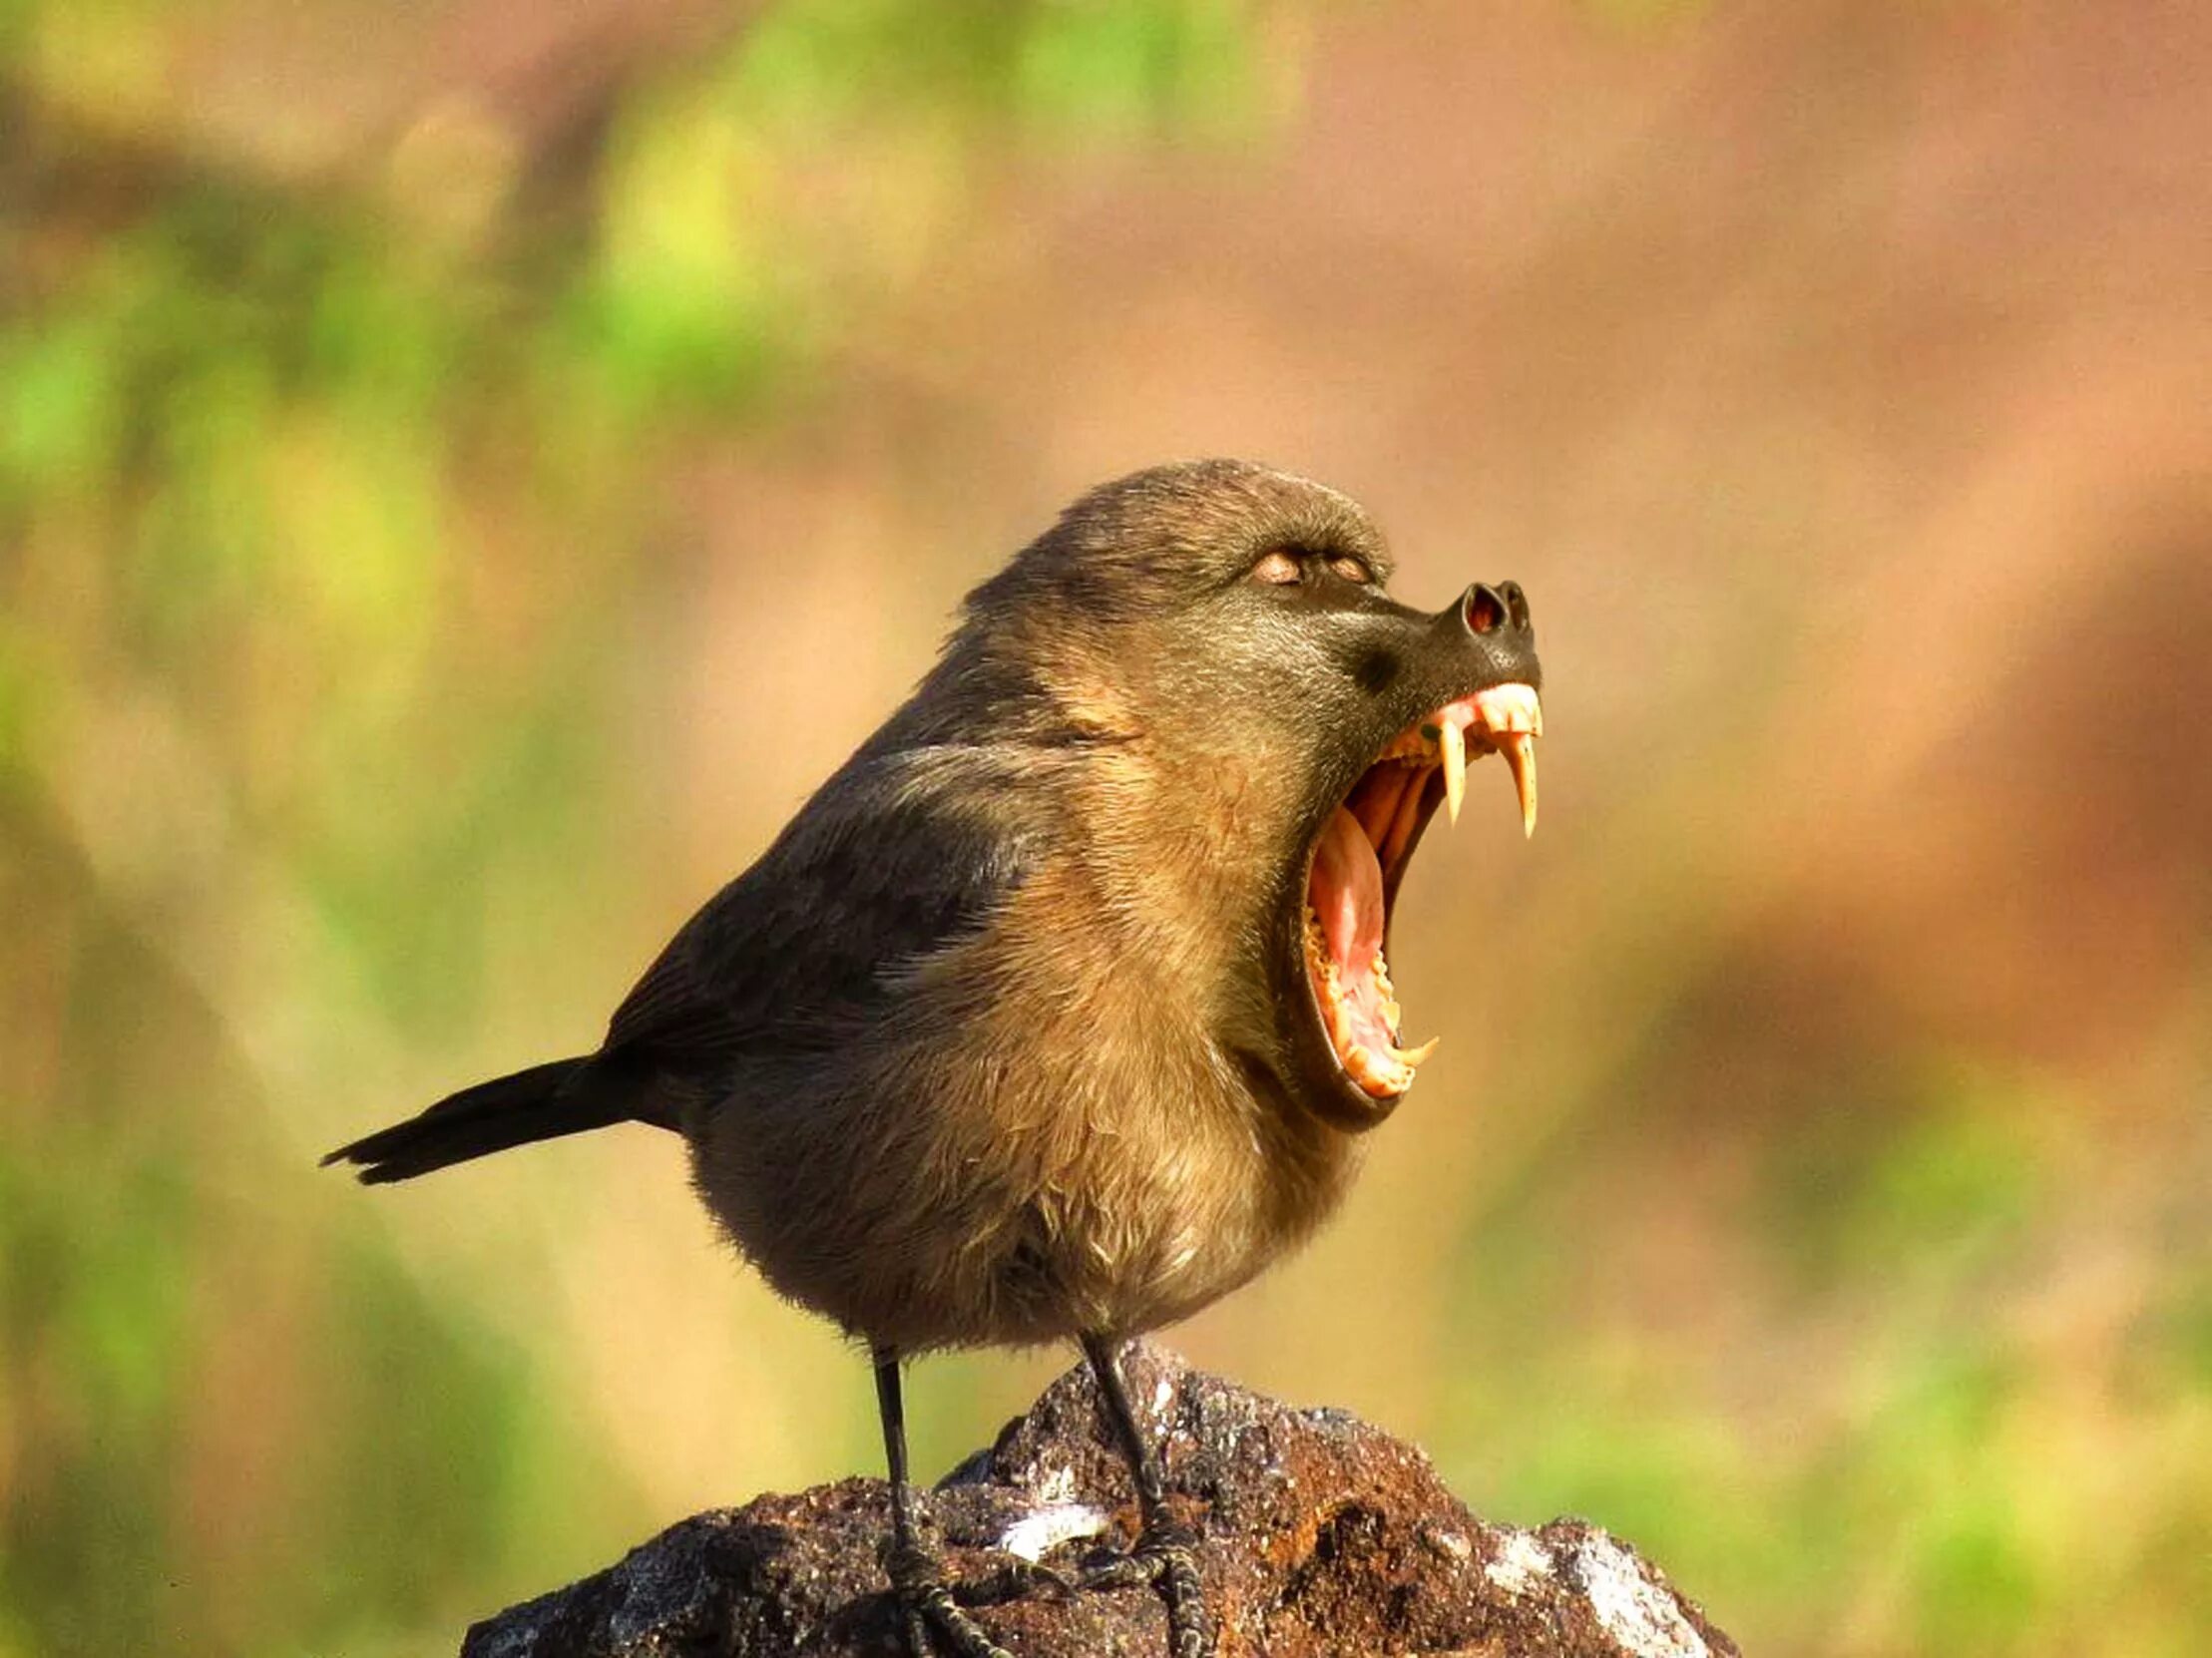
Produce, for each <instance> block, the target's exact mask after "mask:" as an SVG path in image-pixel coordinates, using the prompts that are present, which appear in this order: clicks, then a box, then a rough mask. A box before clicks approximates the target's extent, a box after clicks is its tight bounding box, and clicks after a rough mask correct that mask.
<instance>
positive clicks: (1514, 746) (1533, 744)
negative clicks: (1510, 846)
mask: <svg viewBox="0 0 2212 1658" xmlns="http://www.w3.org/2000/svg"><path fill="white" fill-rule="evenodd" d="M1498 750H1499V752H1500V753H1502V754H1504V755H1505V756H1506V764H1507V765H1509V766H1511V767H1512V768H1513V786H1514V793H1516V794H1518V795H1520V796H1521V833H1522V836H1523V838H1524V839H1526V838H1527V837H1528V836H1531V835H1533V834H1535V833H1536V832H1537V739H1536V738H1535V737H1533V736H1531V735H1530V734H1529V733H1528V732H1526V731H1513V732H1508V733H1501V735H1500V736H1499V738H1498Z"/></svg>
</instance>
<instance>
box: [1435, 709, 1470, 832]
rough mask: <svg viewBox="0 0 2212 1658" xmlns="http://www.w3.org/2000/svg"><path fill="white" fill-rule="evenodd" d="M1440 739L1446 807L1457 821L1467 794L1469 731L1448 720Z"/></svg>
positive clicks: (1454, 820)
mask: <svg viewBox="0 0 2212 1658" xmlns="http://www.w3.org/2000/svg"><path fill="white" fill-rule="evenodd" d="M1438 741H1439V743H1440V744H1441V746H1442V747H1443V749H1444V808H1445V810H1446V811H1448V812H1450V813H1451V814H1452V821H1453V822H1454V823H1457V822H1459V821H1460V802H1461V801H1462V800H1463V799H1465V798H1466V796H1467V733H1466V732H1464V731H1462V730H1461V729H1460V728H1459V727H1458V726H1457V725H1455V724H1453V723H1452V722H1451V721H1450V720H1446V721H1445V722H1444V734H1443V735H1442V736H1441V737H1440V738H1438Z"/></svg>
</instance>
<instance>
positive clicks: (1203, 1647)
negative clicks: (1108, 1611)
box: [1077, 1520, 1213, 1658]
mask: <svg viewBox="0 0 2212 1658" xmlns="http://www.w3.org/2000/svg"><path fill="white" fill-rule="evenodd" d="M1077 1584H1078V1586H1079V1587H1081V1588H1085V1589H1128V1588H1134V1587H1136V1586H1137V1585H1139V1584H1148V1585H1150V1586H1151V1587H1152V1588H1153V1589H1155V1590H1157V1591H1158V1593H1159V1598H1160V1599H1161V1600H1162V1601H1164V1602H1166V1605H1167V1646H1168V1653H1169V1658H1213V1624H1212V1620H1211V1619H1210V1618H1208V1617H1207V1616H1206V1602H1205V1590H1204V1587H1203V1586H1202V1585H1201V1584H1200V1582H1199V1580H1198V1537H1197V1534H1196V1533H1195V1532H1192V1531H1189V1530H1186V1529H1184V1528H1183V1527H1182V1526H1179V1525H1176V1524H1174V1523H1172V1522H1171V1521H1167V1520H1158V1521H1155V1522H1154V1523H1153V1524H1151V1525H1149V1526H1147V1527H1146V1528H1145V1529H1144V1531H1143V1532H1142V1533H1141V1534H1140V1535H1139V1536H1138V1537H1137V1539H1136V1546H1135V1547H1134V1548H1132V1549H1131V1550H1130V1551H1129V1552H1128V1553H1126V1554H1117V1555H1114V1556H1113V1557H1112V1558H1110V1559H1106V1560H1102V1561H1100V1562H1098V1563H1097V1564H1096V1565H1093V1566H1091V1567H1089V1568H1087V1569H1086V1570H1085V1571H1084V1573H1083V1575H1082V1576H1081V1577H1080V1578H1078V1579H1077Z"/></svg>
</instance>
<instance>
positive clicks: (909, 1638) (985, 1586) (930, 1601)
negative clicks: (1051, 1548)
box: [883, 1544, 1026, 1658]
mask: <svg viewBox="0 0 2212 1658" xmlns="http://www.w3.org/2000/svg"><path fill="white" fill-rule="evenodd" d="M883 1565H884V1570H885V1571H886V1572H887V1573H888V1574H889V1575H890V1578H891V1590H892V1593H893V1594H895V1595H896V1596H897V1597H898V1602H899V1615H900V1621H901V1624H902V1626H903V1630H904V1633H905V1636H906V1649H907V1658H938V1653H939V1650H940V1649H939V1647H938V1645H936V1644H934V1643H933V1642H932V1639H931V1637H932V1635H934V1636H935V1637H936V1639H937V1641H938V1642H942V1643H943V1648H944V1649H945V1650H948V1651H950V1652H951V1654H952V1658H1014V1655H1013V1654H1012V1653H1010V1652H1008V1651H1007V1650H1006V1648H1005V1647H1003V1646H1000V1645H999V1644H998V1643H997V1642H996V1641H994V1640H992V1639H991V1637H990V1636H989V1635H986V1634H985V1633H984V1632H983V1627H982V1625H980V1624H978V1623H977V1622H976V1620H975V1619H974V1618H972V1617H970V1616H969V1615H968V1612H967V1609H966V1608H965V1607H963V1606H962V1605H961V1599H963V1598H965V1599H969V1600H971V1601H972V1602H973V1603H975V1604H986V1603H988V1602H989V1601H990V1600H992V1599H1013V1598H1015V1596H1016V1595H1019V1594H1021V1593H1024V1592H1026V1585H1025V1586H1024V1587H1023V1588H1015V1589H1012V1590H1011V1592H1007V1593H997V1594H993V1593H990V1592H989V1591H991V1590H995V1589H1006V1588H1007V1587H1008V1585H1003V1584H1000V1583H998V1582H997V1581H996V1580H997V1579H998V1578H1000V1577H1002V1576H1006V1575H1008V1574H1007V1573H1003V1572H994V1573H993V1574H992V1579H991V1580H987V1581H986V1582H985V1583H982V1584H977V1585H974V1586H972V1587H969V1588H966V1589H964V1591H963V1593H962V1595H961V1596H959V1597H956V1596H955V1594H954V1592H953V1590H952V1589H950V1588H948V1587H947V1586H946V1583H945V1574H944V1570H943V1568H942V1567H940V1566H939V1565H938V1563H937V1561H936V1560H935V1559H933V1558H932V1557H931V1556H930V1555H929V1554H927V1553H926V1552H924V1551H923V1550H922V1549H920V1548H917V1547H915V1546H913V1545H912V1544H907V1545H905V1546H899V1545H896V1544H894V1545H893V1546H892V1547H891V1548H890V1549H889V1550H887V1551H886V1553H885V1555H884V1561H883ZM1013 1575H1020V1574H1019V1573H1015V1574H1013ZM977 1590H984V1591H986V1592H985V1593H983V1594H981V1595H979V1594H977V1593H976V1591H977Z"/></svg>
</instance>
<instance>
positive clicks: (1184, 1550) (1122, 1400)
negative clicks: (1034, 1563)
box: [1083, 1335, 1213, 1658]
mask: <svg viewBox="0 0 2212 1658" xmlns="http://www.w3.org/2000/svg"><path fill="white" fill-rule="evenodd" d="M1083 1352H1084V1357H1085V1358H1087V1359H1089V1360H1090V1361H1091V1373H1092V1375H1094V1376H1095V1377H1097V1378H1098V1382H1099V1393H1100V1395H1101V1397H1103V1398H1104V1399H1105V1401H1106V1419H1107V1420H1108V1421H1109V1422H1110V1423H1111V1424H1112V1425H1113V1437H1114V1438H1115V1439H1116V1440H1118V1441H1119V1442H1120V1445H1121V1454H1122V1455H1123V1456H1125V1457H1127V1458H1128V1464H1129V1472H1130V1473H1131V1474H1132V1475H1133V1476H1134V1477H1135V1480H1136V1511H1137V1517H1138V1521H1139V1526H1138V1530H1137V1534H1136V1547H1135V1548H1134V1549H1133V1550H1132V1551H1131V1552H1129V1553H1128V1554H1126V1555H1123V1556H1122V1557H1121V1558H1120V1559H1118V1560H1113V1561H1110V1562H1108V1563H1107V1564H1106V1565H1105V1566H1104V1567H1101V1568H1099V1569H1098V1570H1096V1571H1093V1572H1089V1573H1087V1574H1086V1575H1085V1577H1084V1579H1083V1582H1084V1586H1085V1587H1086V1588H1099V1589H1109V1588H1120V1587H1123V1586H1126V1585H1129V1584H1133V1583H1150V1584H1151V1585H1152V1586H1153V1587H1154V1588H1155V1589H1157V1590H1158V1591H1159V1597H1160V1599H1162V1600H1163V1601H1165V1602H1166V1603H1167V1642H1168V1648H1169V1652H1170V1654H1171V1658H1212V1655H1213V1629H1212V1626H1211V1623H1210V1621H1209V1620H1208V1619H1207V1617H1206V1605H1205V1593H1204V1590H1203V1588H1202V1586H1201V1585H1200V1583H1199V1581H1198V1565H1197V1559H1196V1555H1197V1547H1198V1539H1197V1536H1196V1535H1195V1533H1193V1532H1191V1531H1190V1530H1188V1529H1187V1528H1185V1527H1184V1526H1181V1525H1178V1524H1177V1523H1176V1522H1175V1520H1174V1518H1173V1517H1172V1516H1171V1515H1170V1514H1169V1513H1168V1512H1167V1494H1166V1489H1165V1487H1164V1485H1163V1484H1162V1483H1161V1480H1160V1472H1159V1461H1158V1459H1157V1458H1156V1457H1155V1456H1153V1454H1152V1452H1151V1449H1150V1448H1149V1447H1148V1446H1147V1445H1146V1444H1145V1442H1144V1430H1143V1429H1142V1428H1141V1427H1140V1426H1139V1425H1138V1423H1137V1420H1136V1413H1135V1411H1133V1410H1131V1409H1130V1407H1129V1395H1128V1389H1127V1387H1126V1386H1125V1385H1124V1384H1123V1382H1122V1380H1121V1365H1120V1359H1119V1355H1118V1352H1117V1344H1115V1343H1113V1342H1110V1341H1108V1340H1107V1339H1106V1337H1104V1336H1099V1335H1087V1336H1085V1337H1084V1338H1083Z"/></svg>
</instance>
